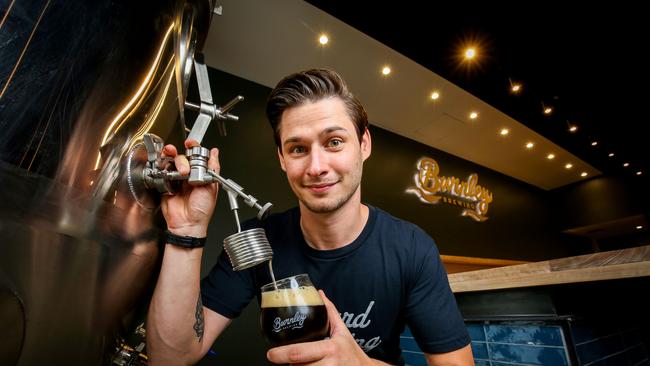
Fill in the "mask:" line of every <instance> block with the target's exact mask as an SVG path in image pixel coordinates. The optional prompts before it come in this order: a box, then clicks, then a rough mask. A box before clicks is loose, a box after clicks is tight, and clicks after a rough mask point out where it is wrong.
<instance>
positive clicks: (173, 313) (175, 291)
mask: <svg viewBox="0 0 650 366" xmlns="http://www.w3.org/2000/svg"><path fill="white" fill-rule="evenodd" d="M202 252H203V249H184V248H178V247H175V246H172V245H167V246H166V247H165V254H164V257H163V263H162V268H161V270H160V276H159V278H158V283H157V284H156V288H155V290H154V294H153V298H152V300H151V305H150V307H149V313H148V316H147V351H148V353H149V356H150V360H151V362H152V364H165V365H167V364H188V363H192V362H195V361H196V360H198V359H199V358H200V357H201V356H202V350H203V334H204V329H205V328H204V326H205V323H204V315H203V306H202V303H201V296H200V289H199V280H200V274H201V255H202Z"/></svg>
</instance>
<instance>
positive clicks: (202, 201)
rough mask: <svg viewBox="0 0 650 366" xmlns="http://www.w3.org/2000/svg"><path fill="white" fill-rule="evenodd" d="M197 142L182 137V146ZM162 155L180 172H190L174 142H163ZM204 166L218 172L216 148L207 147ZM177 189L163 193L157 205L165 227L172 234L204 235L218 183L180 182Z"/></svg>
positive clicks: (190, 145) (212, 208)
mask: <svg viewBox="0 0 650 366" xmlns="http://www.w3.org/2000/svg"><path fill="white" fill-rule="evenodd" d="M193 146H198V143H197V142H196V141H194V140H187V141H185V147H186V148H190V147H193ZM162 155H163V156H165V157H172V158H174V164H175V165H176V170H178V172H179V173H180V174H181V175H183V176H187V175H189V174H190V164H189V162H188V161H187V158H186V157H185V155H178V152H177V151H176V147H174V145H166V146H165V147H164V148H163V151H162ZM208 168H209V169H212V170H214V171H216V172H217V173H219V150H217V149H216V148H213V149H212V150H210V159H209V160H208ZM182 187H183V188H182V189H181V192H178V193H177V194H176V195H173V196H167V195H165V196H163V198H162V203H161V208H162V211H163V215H164V216H165V220H166V221H167V229H168V230H169V231H171V232H172V233H174V234H176V235H182V236H192V237H196V238H204V237H205V236H206V235H207V230H208V224H209V223H210V218H211V217H212V212H213V211H214V207H215V205H216V202H217V192H218V187H217V184H216V183H212V184H207V185H204V186H190V185H189V184H187V183H185V182H184V183H183V185H182Z"/></svg>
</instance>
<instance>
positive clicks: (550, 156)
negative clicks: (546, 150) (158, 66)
mask: <svg viewBox="0 0 650 366" xmlns="http://www.w3.org/2000/svg"><path fill="white" fill-rule="evenodd" d="M546 158H547V159H548V160H553V159H555V154H548V155H546Z"/></svg>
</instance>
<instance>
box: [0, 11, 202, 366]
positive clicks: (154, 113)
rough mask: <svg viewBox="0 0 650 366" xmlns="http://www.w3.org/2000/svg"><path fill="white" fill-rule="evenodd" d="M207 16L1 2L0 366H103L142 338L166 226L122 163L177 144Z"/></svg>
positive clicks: (153, 198) (151, 198) (152, 198)
mask: <svg viewBox="0 0 650 366" xmlns="http://www.w3.org/2000/svg"><path fill="white" fill-rule="evenodd" d="M213 5H214V4H213V3H212V1H211V0H187V1H180V0H179V1H175V0H166V1H163V0H156V1H126V0H112V1H108V0H98V1H85V0H37V1H26V0H2V1H0V17H1V23H0V131H2V132H1V133H0V238H1V239H0V365H45V364H48V365H59V364H66V365H97V364H111V363H113V361H114V358H115V354H116V352H117V351H119V350H120V349H119V348H120V346H121V345H122V344H123V343H122V342H123V341H124V338H125V337H126V336H127V335H128V334H134V332H135V333H138V332H141V331H142V329H141V327H138V325H139V323H140V322H141V321H142V319H143V318H144V317H143V314H144V313H145V312H146V306H147V304H148V300H149V299H150V296H151V292H152V290H153V285H154V284H155V280H156V274H157V267H158V266H159V263H160V256H159V249H160V243H159V233H160V229H161V227H162V225H164V223H163V221H162V219H161V216H160V214H159V213H158V212H159V211H158V210H157V205H156V204H157V202H156V199H157V196H155V195H151V196H143V197H142V201H137V200H135V199H134V197H133V195H132V194H130V191H129V187H128V184H127V180H126V178H125V171H126V170H127V168H128V167H127V160H128V159H127V155H128V153H129V151H131V149H132V148H133V146H134V144H136V143H137V142H139V141H141V140H142V137H143V135H144V134H145V133H154V134H156V135H158V136H161V137H162V138H163V139H164V140H165V141H167V142H170V143H174V144H179V143H180V142H182V140H183V138H184V136H185V132H186V129H185V125H184V118H181V116H183V113H184V111H183V108H182V105H183V104H182V103H183V99H184V96H185V95H186V91H187V84H188V82H189V79H187V78H185V77H184V76H185V75H184V74H183V73H182V71H184V70H185V69H186V66H187V65H186V64H185V63H184V62H181V61H182V60H187V57H180V56H187V54H188V53H193V52H194V50H195V49H200V48H201V46H202V43H203V41H204V38H205V36H206V34H207V31H208V27H209V24H210V19H211V15H212V9H213ZM144 360H146V358H144Z"/></svg>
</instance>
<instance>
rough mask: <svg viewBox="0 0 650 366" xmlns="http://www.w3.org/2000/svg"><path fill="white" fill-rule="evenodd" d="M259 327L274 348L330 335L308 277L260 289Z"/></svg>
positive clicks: (280, 281) (321, 302) (314, 290)
mask: <svg viewBox="0 0 650 366" xmlns="http://www.w3.org/2000/svg"><path fill="white" fill-rule="evenodd" d="M260 325H261V327H262V333H263V334H264V336H265V337H266V339H267V340H268V341H269V342H270V343H271V345H272V346H273V347H277V346H283V345H286V344H292V343H300V342H310V341H318V340H321V339H324V338H325V337H327V336H329V321H328V319H327V309H326V308H325V303H323V299H321V297H320V295H319V294H318V291H316V288H315V287H314V285H313V284H312V283H311V281H310V279H309V276H308V275H307V274H299V275H296V276H292V277H287V278H284V279H281V280H279V281H276V282H275V283H273V282H272V283H269V284H267V285H264V286H262V304H261V314H260Z"/></svg>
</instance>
